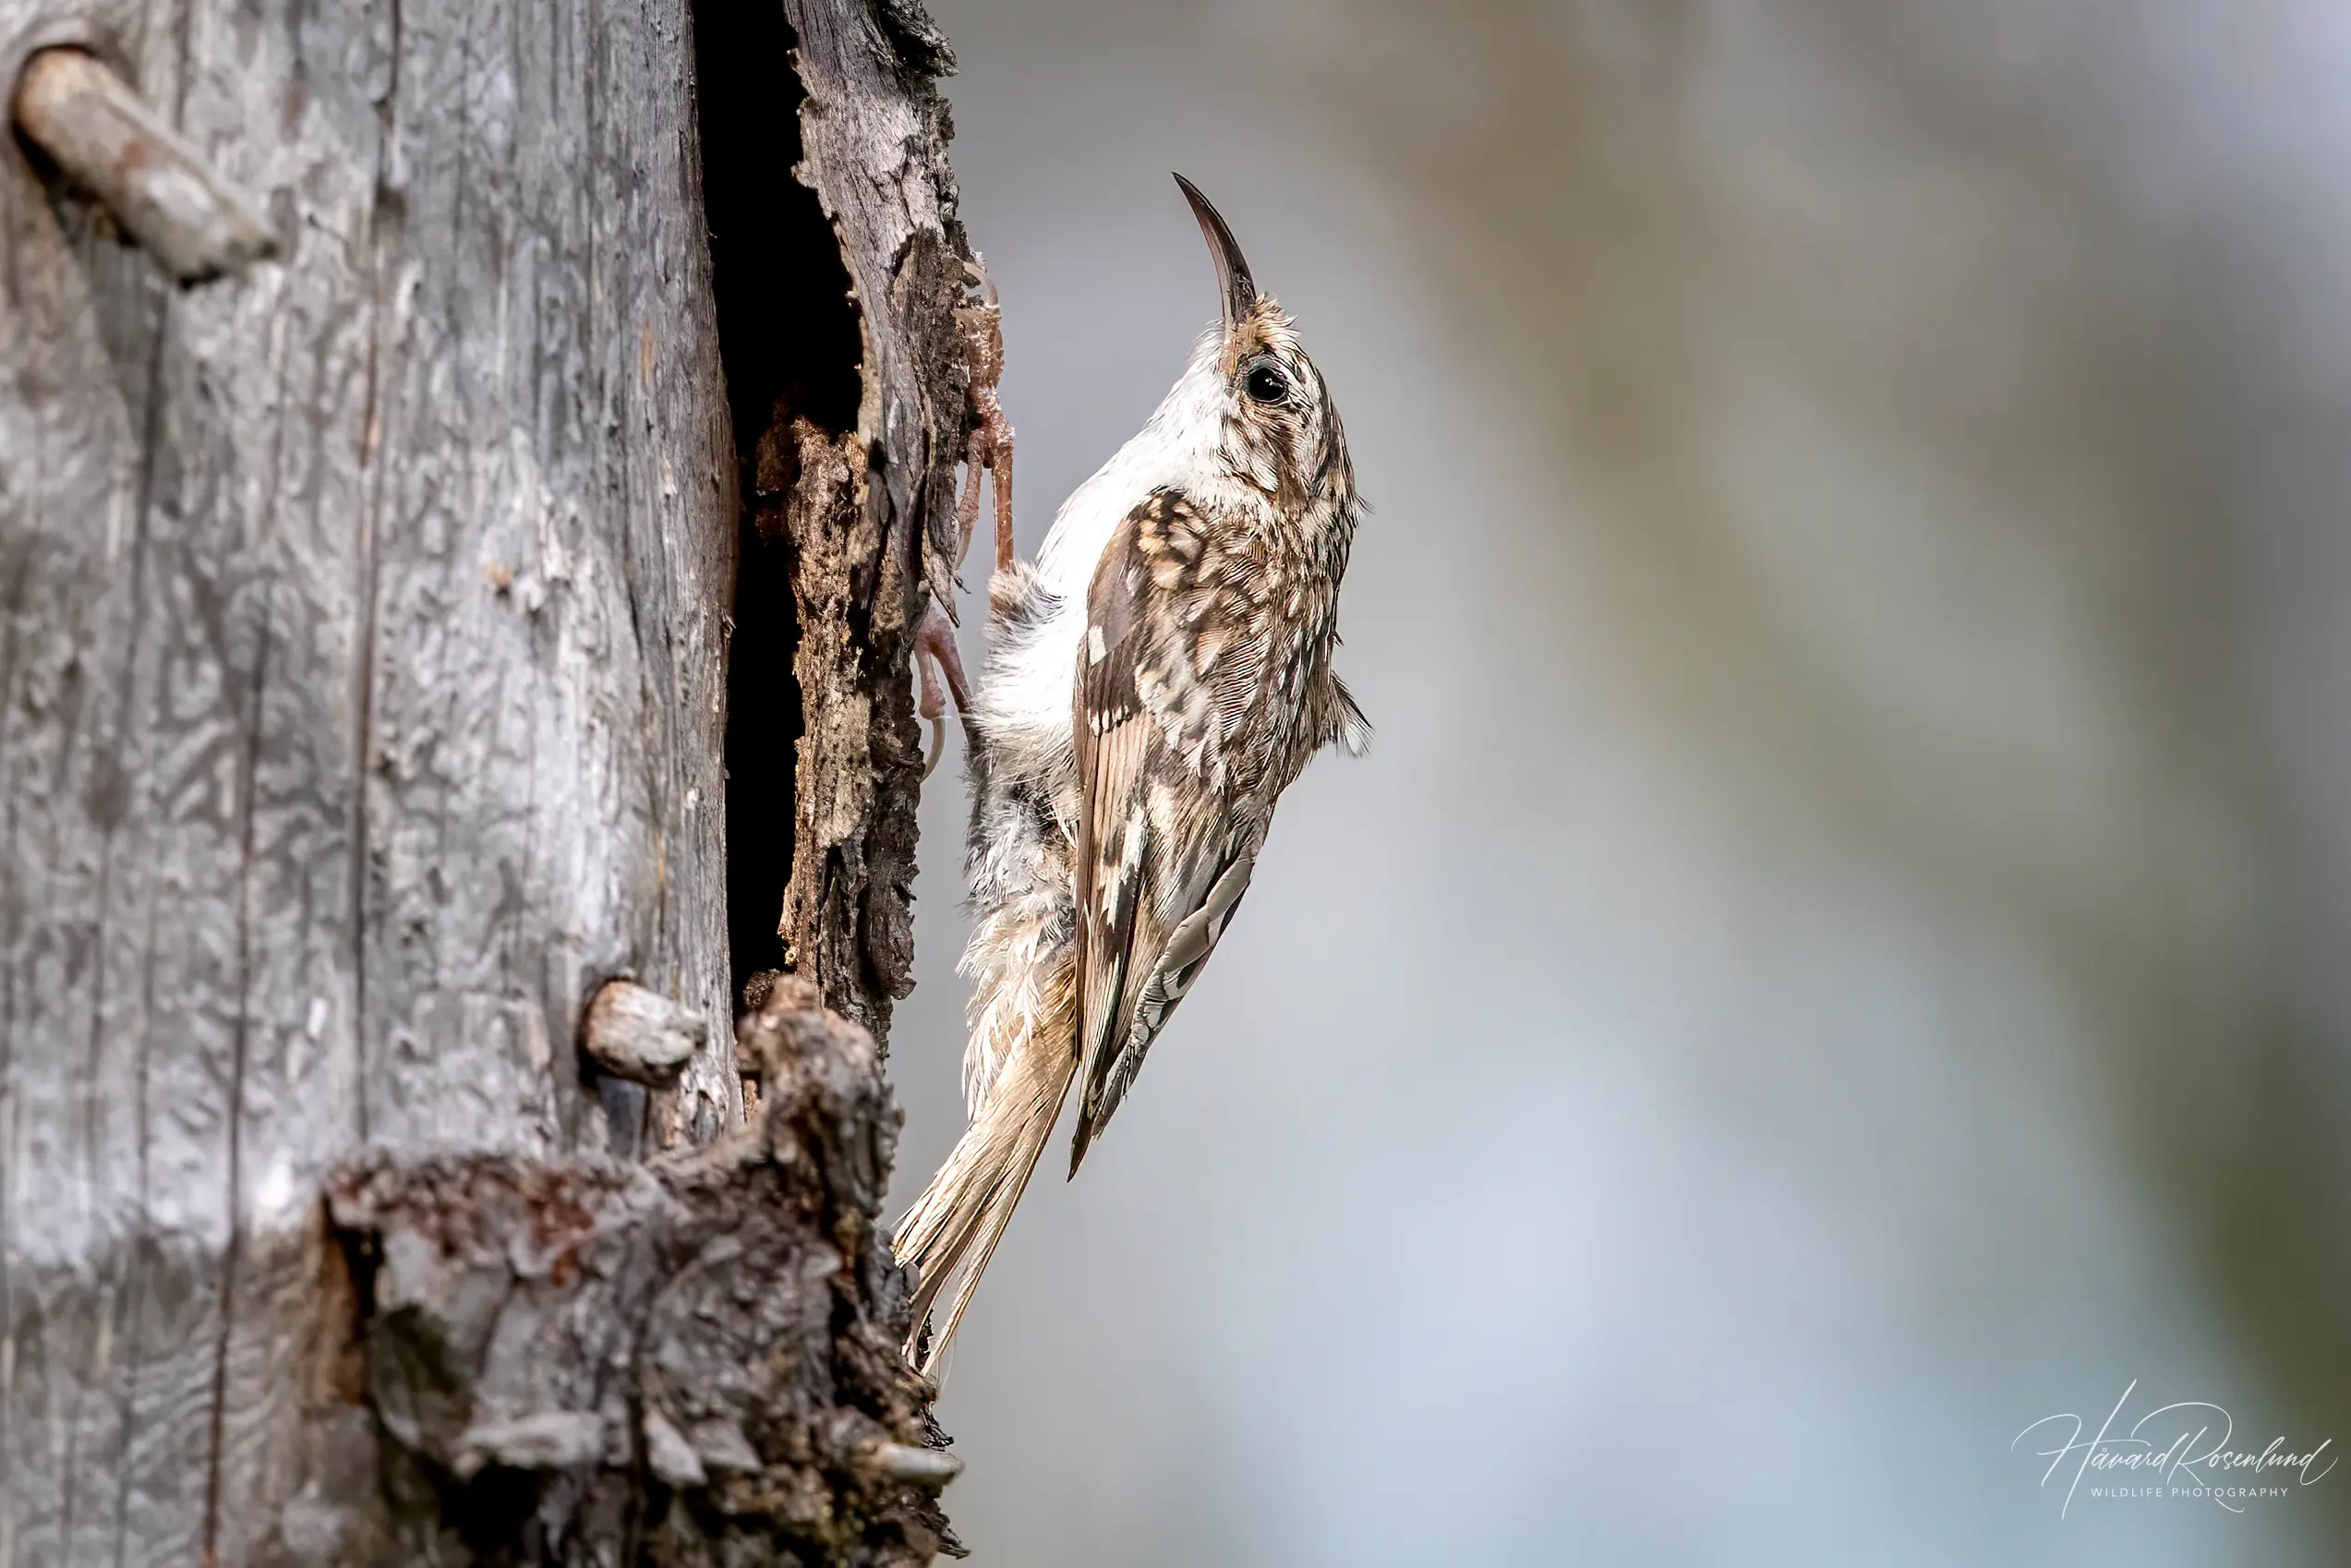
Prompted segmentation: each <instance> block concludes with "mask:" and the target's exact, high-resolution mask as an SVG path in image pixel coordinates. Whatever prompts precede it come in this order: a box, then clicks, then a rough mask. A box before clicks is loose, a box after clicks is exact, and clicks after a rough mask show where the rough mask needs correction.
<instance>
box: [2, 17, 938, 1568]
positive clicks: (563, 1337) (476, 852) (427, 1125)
mask: <svg viewBox="0 0 2351 1568" xmlns="http://www.w3.org/2000/svg"><path fill="white" fill-rule="evenodd" d="M56 46H66V47H72V48H77V49H78V50H81V51H83V52H84V53H85V54H87V55H88V56H90V57H94V59H95V60H96V61H97V62H98V63H99V64H100V65H102V66H104V67H105V68H106V69H105V70H102V71H92V70H90V69H89V68H88V62H87V61H81V62H76V63H72V64H71V66H70V68H66V69H58V70H42V69H40V68H38V67H37V68H36V72H35V74H34V76H33V77H31V78H28V77H27V76H26V66H27V65H28V62H29V61H33V60H35V59H36V57H37V52H39V51H41V50H42V49H43V48H51V47H56ZM50 59H51V62H52V63H54V60H55V57H54V56H51V57H50ZM948 64H949V61H948V57H947V55H946V47H945V43H944V42H943V41H942V40H941V39H940V38H939V36H938V35H937V34H936V32H935V31H934V30H932V28H931V26H930V24H929V23H928V21H927V20H926V19H925V18H922V14H921V12H920V10H919V8H918V6H917V5H916V4H915V0H788V3H785V4H782V5H780V6H778V5H777V4H774V3H773V0H771V3H769V4H766V5H762V4H758V3H757V0H746V3H745V4H742V5H734V4H717V3H716V0H712V3H708V4H705V5H704V6H699V7H693V8H690V7H689V6H688V4H687V0H635V3H622V4H620V5H612V4H606V3H601V0H591V3H588V4H582V5H572V4H557V3H554V0H367V3H364V4H352V5H345V6H325V7H319V6H306V5H299V4H295V3H292V0H260V3H259V4H235V5H232V4H228V3H226V0H163V4H153V3H145V0H141V3H134V0H0V84H11V86H10V90H11V92H12V93H13V94H14V99H13V105H12V113H13V115H14V118H15V120H16V123H17V134H16V135H15V136H13V137H0V1568H18V1565H29V1564H53V1563H79V1562H110V1563H120V1562H127V1561H129V1562H187V1563H191V1564H194V1563H203V1564H206V1565H207V1568H210V1565H213V1564H231V1563H278V1562H286V1563H295V1562H302V1563H327V1562H338V1563H340V1562H408V1561H431V1562H452V1563H456V1562H598V1563H620V1562H662V1563H669V1562H678V1563H687V1562H721V1561H724V1562H843V1563H848V1562H856V1563H869V1562H870V1563H901V1562H924V1561H927V1560H929V1558H930V1557H931V1556H932V1555H933V1553H934V1551H935V1550H938V1549H939V1548H940V1546H941V1545H942V1543H943V1539H944V1531H945V1526H944V1522H943V1521H942V1519H941V1517H940V1515H939V1513H938V1509H937V1503H936V1494H937V1490H938V1488H939V1487H940V1486H941V1485H942V1484H943V1483H944V1481H945V1480H946V1478H947V1477H948V1476H949V1475H950V1474H951V1473H952V1470H953V1468H954V1466H953V1464H952V1462H951V1461H949V1460H947V1459H946V1456H945V1455H944V1454H942V1453H937V1452H936V1451H935V1450H934V1449H933V1448H931V1447H929V1446H927V1445H926V1442H925V1436H926V1432H927V1431H928V1426H927V1416H926V1413H925V1402H926V1398H927V1392H928V1391H927V1390H926V1389H925V1388H924V1387H923V1386H922V1384H921V1383H920V1382H919V1381H917V1380H915V1379H914V1378H913V1377H912V1375H911V1374H910V1373H908V1372H906V1371H905V1370H904V1369H903V1368H902V1367H901V1366H900V1365H899V1363H898V1360H897V1357H896V1356H895V1353H894V1351H895V1345H896V1342H897V1339H898V1335H899V1334H900V1333H902V1331H903V1329H904V1326H905V1325H904V1316H905V1304H904V1303H905V1291H904V1282H903V1281H902V1280H901V1279H900V1278H899V1277H898V1274H897V1273H896V1272H895V1271H894V1270H893V1269H892V1268H891V1267H890V1266H889V1265H888V1263H887V1260H886V1249H885V1248H884V1247H883V1245H882V1238H881V1236H880V1232H879V1228H878V1225H877V1217H878V1216H877V1210H878V1206H879V1204H880V1202H881V1200H882V1195H883V1192H884V1190H885V1188H886V1183H887V1176H888V1167H889V1161H890V1153H891V1147H892V1141H893V1138H894V1134H895V1128H896V1122H897V1113H896V1110H895V1108H894V1106H893V1104H892V1102H891V1100H890V1097H889V1093H888V1090H887V1088H886V1084H885V1083H884V1081H883V1080H882V1077H881V1072H880V1060H881V1047H880V1044H879V1043H880V1042H881V1041H882V1040H883V1038H884V1036H885V1032H886V1026H887V1022H888V1016H889V1007H890V1004H891V1002H892V1001H893V1000H894V999H895V998H896V997H898V996H899V995H903V994H904V992H905V990H906V988H907V985H908V978H907V975H908V969H909V960H910V945H911V938H910V924H909V921H908V914H907V901H908V899H909V898H910V886H909V885H910V880H911V877H912V874H913V864H914V861H913V848H914V804H915V794H916V790H917V787H918V784H919V779H920V755H919V751H918V742H917V734H916V725H915V721H914V717H913V714H912V711H911V707H910V698H909V694H908V683H907V646H906V640H907V635H908V632H909V628H910V625H911V622H912V621H913V618H914V613H915V610H916V609H917V607H918V605H919V602H920V596H921V594H922V592H923V585H924V584H925V582H926V581H934V580H936V579H937V578H938V577H939V576H940V574H941V573H942V569H943V567H944V565H945V557H944V555H943V554H942V553H941V552H942V551H943V550H944V549H946V547H947V546H948V545H949V544H951V542H952V541H951V537H950V536H951V531H952V511H951V490H952V484H953V479H954V468H955V462H956V457H957V454H958V451H959V449H960V446H961V442H962V439H963V433H964V424H965V413H964V408H965V401H966V398H965V389H964V385H963V374H964V373H963V368H962V363H961V356H960V354H959V352H958V347H957V344H956V339H955V334H954V316H953V312H954V310H955V308H956V306H957V305H958V302H959V301H960V300H961V298H962V283H963V278H962V271H961V269H962V265H963V261H964V259H965V256H966V249H965V245H964V241H963V237H962V233H961V230H960V228H959V226H958V223H957V222H956V218H955V187H954V184H953V181H952V177H951V175H949V173H948V169H947V164H946V154H945V144H946V138H947V135H948V130H947V126H946V112H945V108H944V105H943V103H941V101H940V100H939V98H938V97H937V95H936V93H935V92H934V90H933V86H932V80H933V78H934V76H935V75H937V74H939V73H940V72H941V71H943V70H944V69H946V68H947V66H948ZM109 73H111V74H109ZM28 82H30V86H27V87H25V88H24V89H23V90H21V91H18V89H17V86H16V85H15V84H23V83H28ZM257 252H258V253H260V254H261V257H262V259H252V258H253V257H254V256H255V254H256V253H257ZM166 266H168V268H169V275H167V272H166V271H165V268H166ZM211 271H224V272H225V275H223V276H221V277H220V278H218V280H217V281H213V282H209V283H199V284H195V285H194V286H189V287H186V288H183V287H182V286H180V284H179V283H177V282H176V281H175V279H176V278H201V277H203V276H205V275H206V274H207V273H209V272H211ZM779 922H780V925H779ZM779 968H780V969H784V970H787V971H791V974H792V975H793V977H794V978H791V979H788V980H786V981H784V982H782V983H774V984H769V983H763V984H762V985H761V987H760V988H759V994H760V995H761V997H762V999H763V1002H764V1006H763V1007H762V1008H761V1009H760V1010H758V1011H756V1012H755V1013H754V1014H753V1015H752V1016H751V1017H749V1018H746V1019H742V1020H741V1027H740V1029H738V1027H737V1020H736V1019H735V1016H734V1014H735V1009H734V1008H733V1007H732V1006H731V1005H730V1003H731V999H732V998H733V997H734V996H736V995H738V994H739V993H740V992H741V987H742V983H743V982H744V981H745V980H747V979H748V978H749V977H750V976H751V975H752V974H753V973H754V971H767V970H772V969H779ZM738 1034H740V1036H741V1038H740V1040H739V1039H738ZM746 1079H748V1080H749V1081H750V1083H751V1084H753V1085H754V1086H755V1087H756V1088H757V1089H758V1091H759V1092H758V1093H757V1094H756V1095H754V1096H753V1097H752V1103H753V1104H754V1114H753V1115H752V1116H750V1117H749V1118H748V1119H746V1116H745V1104H746V1092H745V1083H746Z"/></svg>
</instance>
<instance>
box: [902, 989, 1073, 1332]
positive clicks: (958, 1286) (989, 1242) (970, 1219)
mask: <svg viewBox="0 0 2351 1568" xmlns="http://www.w3.org/2000/svg"><path fill="white" fill-rule="evenodd" d="M1055 957H1056V958H1057V957H1058V955H1055ZM1040 968H1042V969H1043V970H1044V971H1046V972H1045V973H1044V974H1043V975H1042V976H1041V975H1039V973H1038V972H1037V971H1038V969H1040ZM1016 976H1017V978H1016ZM999 978H1002V979H1006V980H1011V981H1012V982H1013V983H1011V984H1008V985H997V984H990V983H988V982H989V981H992V980H996V979H999ZM1040 981H1042V982H1043V983H1042V984H1041V983H1040ZM1068 992H1069V983H1068V973H1067V963H1066V962H1047V963H1045V964H1043V965H1038V966H1030V965H1025V964H1024V965H1020V966H1017V967H1012V968H1008V969H1007V968H1003V967H999V968H995V971H994V972H993V973H990V974H986V975H983V998H982V1005H981V1006H980V1007H978V1008H977V1009H976V1011H977V1012H978V1014H979V1027H978V1028H977V1029H975V1031H973V1039H972V1043H971V1054H972V1055H973V1057H974V1058H975V1059H980V1058H984V1059H985V1061H986V1063H987V1064H988V1069H989V1070H987V1071H986V1072H985V1073H984V1075H983V1077H982V1078H980V1079H978V1080H975V1081H974V1083H973V1085H972V1088H973V1090H974V1093H973V1096H972V1098H973V1100H974V1102H975V1104H973V1106H972V1115H971V1126H970V1127H969V1128H965V1129H964V1133H963V1136H962V1137H961V1138H960V1139H958V1140H956V1145H955V1149H954V1151H953V1152H951V1153H949V1154H948V1155H947V1157H946V1164H943V1165H941V1166H940V1167H939V1172H938V1174H937V1175H936V1176H933V1177H932V1178H931V1183H930V1185H929V1186H928V1187H926V1188H923V1189H922V1196H921V1197H920V1198H917V1199H916V1200H914V1206H913V1207H912V1208H910V1209H909V1210H908V1211H907V1212H906V1217H905V1218H904V1219H902V1220H900V1221H899V1222H898V1233H897V1248H896V1251H897V1256H898V1261H899V1262H900V1263H906V1264H911V1265H912V1266H913V1267H914V1269H915V1270H916V1272H917V1273H918V1275H919V1280H918V1283H917V1285H916V1286H915V1292H914V1321H913V1325H912V1327H911V1328H910V1330H909V1331H908V1336H907V1342H906V1357H907V1359H908V1360H909V1361H913V1362H916V1364H917V1366H918V1369H920V1370H922V1372H924V1373H926V1374H927V1373H929V1372H930V1371H931V1370H932V1369H934V1367H936V1366H937V1365H938V1362H939V1359H940V1357H943V1356H944V1355H945V1354H946V1349H947V1346H948V1345H949V1344H951V1343H952V1342H953V1340H954V1338H955V1331H956V1327H957V1325H958V1324H959V1323H960V1322H962V1321H963V1313H964V1309H966V1308H968V1307H970V1306H971V1297H972V1294H973V1293H974V1292H975V1291H977V1290H978V1289H979V1288H980V1276H981V1275H982V1274H983V1273H984V1272H986V1270H987V1267H988V1260H990V1259H991V1258H993V1257H995V1249H996V1244H997V1243H998V1242H1000V1241H1002V1240H1003V1239H1004V1233H1005V1228H1006V1227H1007V1225H1009V1224H1011V1223H1012V1212H1013V1210H1014V1209H1015V1208H1017V1207H1018V1206H1019V1202H1020V1195H1021V1193H1023V1192H1024V1191H1026V1190H1027V1189H1028V1186H1029V1176H1030V1175H1031V1173H1032V1172H1033V1171H1034V1170H1035V1169H1036V1167H1037V1159H1038V1156H1040V1155H1041V1154H1043V1152H1044V1147H1045V1143H1046V1140H1049V1139H1051V1138H1052V1136H1053V1128H1054V1123H1055V1122H1056V1121H1058V1120H1060V1119H1061V1103H1062V1101H1063V1100H1065V1099H1066V1098H1067V1096H1068V1093H1069V1085H1070V1081H1071V1080H1073V1079H1074V1078H1076V1076H1077V1072H1078V1054H1077V1052H1076V1050H1075V1049H1074V1048H1073V1047H1074V1045H1075V1043H1076V1042H1075V1041H1074V1040H1072V1039H1071V1038H1070V1028H1069V1019H1068V1018H1067V1014H1068V1011H1069V1007H1070V998H1069V996H1068ZM990 1004H995V1005H990ZM950 1284H952V1285H954V1287H955V1289H954V1294H953V1296H952V1297H948V1298H947V1307H946V1313H945V1315H944V1316H942V1317H939V1318H938V1319H937V1321H936V1322H935V1323H934V1324H933V1328H934V1332H933V1333H932V1335H931V1343H930V1345H929V1348H928V1353H927V1354H924V1355H921V1356H920V1357H919V1358H918V1354H917V1353H918V1351H920V1350H922V1330H923V1326H924V1325H925V1323H930V1322H932V1320H933V1317H934V1313H935V1312H937V1310H938V1305H939V1300H940V1298H941V1297H943V1296H946V1290H947V1286H948V1285H950Z"/></svg>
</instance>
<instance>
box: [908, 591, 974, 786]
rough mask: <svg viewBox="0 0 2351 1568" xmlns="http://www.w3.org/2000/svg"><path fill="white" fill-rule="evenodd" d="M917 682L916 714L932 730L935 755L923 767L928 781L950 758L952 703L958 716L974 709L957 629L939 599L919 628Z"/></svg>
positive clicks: (924, 611) (916, 636)
mask: <svg viewBox="0 0 2351 1568" xmlns="http://www.w3.org/2000/svg"><path fill="white" fill-rule="evenodd" d="M914 678H915V698H914V711H915V713H916V714H917V715H918V716H919V717H920V718H922V721H923V722H924V723H926V724H928V725H929V726H930V727H931V754H930V756H929V757H927V758H926V759H924V761H923V764H922V777H923V778H930V777H931V775H932V774H933V773H934V772H936V771H937V770H938V766H939V759H940V758H941V757H943V756H945V755H946V705H947V701H948V699H949V698H952V699H953V700H954V703H955V711H956V712H957V713H958V714H963V713H969V712H970V711H971V683H970V681H967V680H965V678H964V674H963V655H962V651H961V650H960V649H959V648H958V647H957V646H956V642H955V628H954V627H953V626H951V625H949V624H948V623H947V618H946V611H945V610H944V609H940V608H939V605H938V601H936V600H935V599H934V600H933V601H932V602H931V603H929V604H927V605H925V606H924V607H923V609H922V624H921V625H920V626H918V627H916V628H915V632H914Z"/></svg>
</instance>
